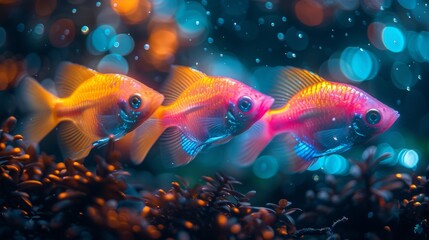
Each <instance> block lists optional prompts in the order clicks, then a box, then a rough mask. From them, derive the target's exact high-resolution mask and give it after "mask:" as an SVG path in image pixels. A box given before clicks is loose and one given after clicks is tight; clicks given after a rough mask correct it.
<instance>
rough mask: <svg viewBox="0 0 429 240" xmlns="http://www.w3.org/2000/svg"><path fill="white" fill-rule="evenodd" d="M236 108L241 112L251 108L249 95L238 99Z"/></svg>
mask: <svg viewBox="0 0 429 240" xmlns="http://www.w3.org/2000/svg"><path fill="white" fill-rule="evenodd" d="M238 108H239V109H240V110H241V111H242V112H248V111H250V109H251V108H252V99H250V97H247V96H244V97H241V98H240V99H238Z"/></svg>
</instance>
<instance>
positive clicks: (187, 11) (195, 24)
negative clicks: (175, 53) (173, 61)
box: [176, 2, 208, 45]
mask: <svg viewBox="0 0 429 240" xmlns="http://www.w3.org/2000/svg"><path fill="white" fill-rule="evenodd" d="M205 12H206V11H205V9H204V7H203V6H202V5H201V4H200V3H197V2H189V3H188V4H186V7H185V8H184V9H183V10H182V11H180V12H178V14H177V16H176V22H177V25H178V28H179V30H180V36H181V37H182V38H183V39H184V40H185V42H186V43H187V44H189V45H194V44H196V43H199V40H201V39H202V38H205V36H206V35H207V30H208V26H207V25H208V19H207V15H206V14H205Z"/></svg>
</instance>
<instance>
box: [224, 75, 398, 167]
mask: <svg viewBox="0 0 429 240" xmlns="http://www.w3.org/2000/svg"><path fill="white" fill-rule="evenodd" d="M274 71H275V72H276V74H277V75H276V77H275V79H274V84H273V85H272V86H271V87H270V92H269V95H271V96H273V97H274V98H275V99H276V102H275V103H274V105H273V107H274V108H275V109H272V110H269V111H268V112H267V113H266V114H265V115H264V116H263V117H262V118H261V119H260V120H259V121H258V122H257V123H255V124H254V125H253V126H252V127H251V128H250V129H249V130H248V131H246V132H245V133H244V134H241V135H240V136H238V137H236V138H235V139H234V141H233V142H232V146H233V147H232V148H231V151H230V153H229V158H230V159H231V160H232V161H237V162H238V163H240V164H241V165H249V164H251V163H253V161H254V160H255V159H256V158H257V157H258V155H259V154H260V153H261V152H262V151H263V150H264V148H265V147H266V146H267V145H268V144H269V143H270V142H271V141H272V139H273V138H274V137H276V136H277V137H276V141H275V142H276V143H277V144H276V145H280V146H281V148H280V149H278V147H277V149H274V150H273V152H277V153H279V152H280V151H281V152H286V155H287V157H288V161H289V163H290V164H291V165H292V168H293V170H297V171H302V170H305V169H306V168H307V167H308V166H309V165H310V164H311V163H312V162H313V161H314V160H315V159H317V158H319V157H321V156H324V155H327V154H332V153H339V152H344V151H346V150H348V149H350V148H351V147H353V146H354V145H356V144H360V143H363V142H366V141H368V140H369V139H371V138H373V137H374V136H377V135H379V134H381V133H383V132H385V131H386V130H387V129H389V128H390V127H391V126H392V124H393V123H394V122H395V121H396V119H397V118H398V117H399V114H398V112H397V111H395V110H393V109H392V108H390V107H388V106H386V105H384V104H383V103H381V102H380V101H378V100H377V99H375V98H374V97H372V96H370V95H369V94H368V93H366V92H364V91H362V90H361V89H359V88H357V87H354V86H351V85H348V84H344V83H333V82H328V81H326V80H325V79H323V78H321V77H319V76H317V75H315V74H313V73H311V72H309V71H306V70H303V69H298V68H293V67H281V68H277V69H275V70H274ZM284 150H286V151H284Z"/></svg>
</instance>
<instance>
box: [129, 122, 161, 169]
mask: <svg viewBox="0 0 429 240" xmlns="http://www.w3.org/2000/svg"><path fill="white" fill-rule="evenodd" d="M164 130H165V128H164V127H163V126H162V124H161V121H160V119H158V118H153V117H151V118H149V119H148V120H146V121H145V122H143V123H142V124H141V125H140V126H139V127H137V128H136V129H135V130H134V131H133V134H134V137H133V140H132V144H131V150H130V155H131V161H132V162H134V163H135V164H139V163H141V162H143V160H144V159H145V157H146V155H147V153H148V152H149V150H150V149H151V147H152V146H153V145H154V144H155V142H156V140H158V138H159V137H160V136H161V134H162V133H163V132H164Z"/></svg>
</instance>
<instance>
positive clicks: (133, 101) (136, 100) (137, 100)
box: [128, 95, 142, 109]
mask: <svg viewBox="0 0 429 240" xmlns="http://www.w3.org/2000/svg"><path fill="white" fill-rule="evenodd" d="M128 104H130V106H131V107H132V108H134V109H138V108H139V107H140V106H141V105H142V99H141V97H140V96H138V95H132V96H131V97H130V99H128Z"/></svg>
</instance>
